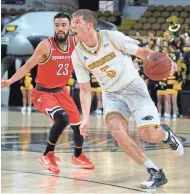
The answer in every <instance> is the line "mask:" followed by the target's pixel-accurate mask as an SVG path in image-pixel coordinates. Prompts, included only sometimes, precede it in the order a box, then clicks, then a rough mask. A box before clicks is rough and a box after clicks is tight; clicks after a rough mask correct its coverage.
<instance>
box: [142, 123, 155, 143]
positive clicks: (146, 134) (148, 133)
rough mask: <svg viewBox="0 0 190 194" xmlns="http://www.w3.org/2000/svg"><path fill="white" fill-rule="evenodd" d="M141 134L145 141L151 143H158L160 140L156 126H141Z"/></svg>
mask: <svg viewBox="0 0 190 194" xmlns="http://www.w3.org/2000/svg"><path fill="white" fill-rule="evenodd" d="M139 135H140V136H141V138H142V139H143V140H144V141H146V142H149V143H156V142H157V141H158V136H157V132H156V127H154V126H151V127H142V128H140V129H139Z"/></svg>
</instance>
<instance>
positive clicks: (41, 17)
mask: <svg viewBox="0 0 190 194" xmlns="http://www.w3.org/2000/svg"><path fill="white" fill-rule="evenodd" d="M84 8H85V9H90V10H93V11H95V13H96V14H97V17H98V19H99V25H98V29H110V30H119V31H121V32H123V33H124V34H125V35H127V36H131V37H133V38H134V39H137V40H138V41H139V45H140V46H142V47H147V48H150V49H152V50H155V51H160V52H165V53H166V54H168V55H169V56H170V57H171V58H172V60H174V61H175V62H176V63H177V65H178V72H176V73H175V74H174V75H173V76H169V77H168V78H167V79H165V80H161V81H159V82H155V81H152V80H150V79H148V78H147V77H146V75H144V73H143V63H142V61H141V60H139V59H137V58H135V57H133V60H134V65H135V67H136V68H137V69H138V71H139V74H140V75H141V77H142V78H143V79H144V81H145V83H146V84H147V87H148V90H149V92H150V95H151V97H152V99H153V101H154V102H155V105H156V106H157V107H158V110H159V114H160V117H166V118H176V117H189V116H190V29H189V26H190V1H189V0H180V1H179V0H159V1H158V0H107V1H101V0H93V1H90V0H70V1H67V0H2V1H1V78H2V79H8V78H10V77H11V76H12V75H13V74H14V73H15V71H16V70H17V69H18V68H19V67H20V66H21V65H23V64H24V63H25V61H26V60H28V58H29V57H30V56H31V55H32V53H33V52H34V49H35V48H36V46H37V45H38V43H39V42H40V41H42V40H43V39H45V38H47V37H49V36H52V35H53V16H54V15H55V14H56V12H59V11H64V12H66V13H68V14H70V15H71V14H72V13H73V12H74V11H75V10H77V9H84ZM98 29H97V30H98ZM36 71H37V67H36V68H34V69H33V70H32V71H31V72H30V75H28V77H27V80H28V84H29V85H32V87H35V83H34V79H35V76H36ZM24 83H25V81H23V80H21V81H18V82H16V83H14V84H13V85H12V86H11V87H10V88H4V89H2V90H1V99H2V100H1V106H3V107H8V108H13V109H16V110H19V111H20V109H21V108H22V106H23V98H29V97H26V95H28V96H29V94H30V91H29V92H28V93H27V94H26V92H23V88H22V87H23V84H24ZM91 86H92V95H93V101H92V110H91V112H92V114H99V115H102V114H103V108H102V102H101V88H100V87H99V84H98V82H97V80H96V79H95V78H94V77H93V76H91ZM32 87H29V88H30V89H31V88H32ZM68 90H69V91H70V93H71V95H72V96H73V98H74V100H75V102H76V104H77V106H78V108H79V109H80V102H79V97H78V94H79V89H78V83H77V81H76V78H75V75H74V73H73V76H72V78H71V79H70V80H69V83H68ZM28 100H29V99H28ZM32 111H36V110H35V109H34V107H32Z"/></svg>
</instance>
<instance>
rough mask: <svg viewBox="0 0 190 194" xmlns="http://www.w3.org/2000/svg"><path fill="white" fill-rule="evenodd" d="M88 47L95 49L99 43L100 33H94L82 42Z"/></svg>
mask: <svg viewBox="0 0 190 194" xmlns="http://www.w3.org/2000/svg"><path fill="white" fill-rule="evenodd" d="M82 42H83V43H84V44H85V45H86V46H87V47H95V46H96V45H97V43H98V32H96V31H93V32H92V33H91V34H89V36H88V37H86V38H85V39H84V40H83V41H82Z"/></svg>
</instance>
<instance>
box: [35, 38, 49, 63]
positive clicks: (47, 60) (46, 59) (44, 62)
mask: <svg viewBox="0 0 190 194" xmlns="http://www.w3.org/2000/svg"><path fill="white" fill-rule="evenodd" d="M48 41H49V42H50V53H49V56H48V58H47V59H46V60H45V61H43V62H39V63H38V64H39V65H43V64H44V63H46V62H48V61H49V59H50V58H51V54H52V41H51V39H50V38H48Z"/></svg>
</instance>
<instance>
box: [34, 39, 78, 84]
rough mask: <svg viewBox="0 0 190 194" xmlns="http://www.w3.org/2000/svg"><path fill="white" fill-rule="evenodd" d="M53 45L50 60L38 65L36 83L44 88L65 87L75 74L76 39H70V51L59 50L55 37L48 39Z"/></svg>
mask: <svg viewBox="0 0 190 194" xmlns="http://www.w3.org/2000/svg"><path fill="white" fill-rule="evenodd" d="M48 40H49V41H50V43H51V51H50V56H49V58H48V59H47V60H46V61H45V62H43V63H39V64H38V72H37V77H36V80H35V81H36V83H37V84H38V85H40V86H42V87H44V88H57V87H64V86H65V85H66V84H67V82H68V80H69V78H70V77H71V74H72V72H73V65H72V61H71V54H72V52H73V50H74V48H75V42H74V38H73V37H71V36H69V37H68V50H67V51H66V52H64V51H62V50H60V49H59V47H58V46H57V44H56V42H55V40H54V37H50V38H49V39H48Z"/></svg>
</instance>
